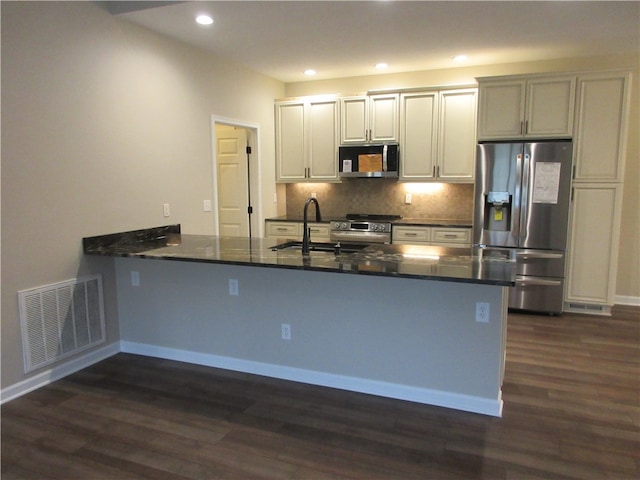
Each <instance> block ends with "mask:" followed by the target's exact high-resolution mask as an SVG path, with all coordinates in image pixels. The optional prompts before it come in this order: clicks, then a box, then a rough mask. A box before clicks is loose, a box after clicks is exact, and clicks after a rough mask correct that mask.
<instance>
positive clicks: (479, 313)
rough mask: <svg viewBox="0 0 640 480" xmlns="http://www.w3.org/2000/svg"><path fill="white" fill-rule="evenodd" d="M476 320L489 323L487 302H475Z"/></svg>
mask: <svg viewBox="0 0 640 480" xmlns="http://www.w3.org/2000/svg"><path fill="white" fill-rule="evenodd" d="M476 322H481V323H489V304H488V303H485V302H478V303H476Z"/></svg>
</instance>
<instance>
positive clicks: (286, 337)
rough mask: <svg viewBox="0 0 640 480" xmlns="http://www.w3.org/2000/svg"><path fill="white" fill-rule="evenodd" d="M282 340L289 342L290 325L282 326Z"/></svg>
mask: <svg viewBox="0 0 640 480" xmlns="http://www.w3.org/2000/svg"><path fill="white" fill-rule="evenodd" d="M282 340H291V325H290V324H288V323H283V324H282Z"/></svg>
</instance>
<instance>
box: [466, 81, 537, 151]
mask: <svg viewBox="0 0 640 480" xmlns="http://www.w3.org/2000/svg"><path fill="white" fill-rule="evenodd" d="M525 84H526V82H525V81H524V80H509V81H488V82H486V83H481V84H480V92H479V112H480V113H479V117H478V138H479V139H480V140H501V139H507V138H519V137H521V136H522V122H523V120H524V108H525V94H524V92H525Z"/></svg>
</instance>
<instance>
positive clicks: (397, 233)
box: [392, 227, 431, 244]
mask: <svg viewBox="0 0 640 480" xmlns="http://www.w3.org/2000/svg"><path fill="white" fill-rule="evenodd" d="M392 232H393V233H392V238H393V240H392V243H398V244H403V243H417V244H421V243H429V241H430V240H431V230H430V228H429V227H426V228H420V227H393V230H392Z"/></svg>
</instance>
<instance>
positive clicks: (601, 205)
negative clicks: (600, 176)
mask: <svg viewBox="0 0 640 480" xmlns="http://www.w3.org/2000/svg"><path fill="white" fill-rule="evenodd" d="M620 197H621V187H620V186H619V185H618V184H610V185H590V184H576V185H574V188H573V201H572V205H571V209H572V212H571V220H570V222H571V223H570V238H569V252H568V258H569V261H568V271H567V281H566V291H565V300H566V301H568V302H581V303H588V304H597V305H612V304H613V299H614V294H615V281H616V278H615V273H616V266H617V256H618V252H617V250H618V239H619V230H620V206H621V204H620V202H621V198H620Z"/></svg>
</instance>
